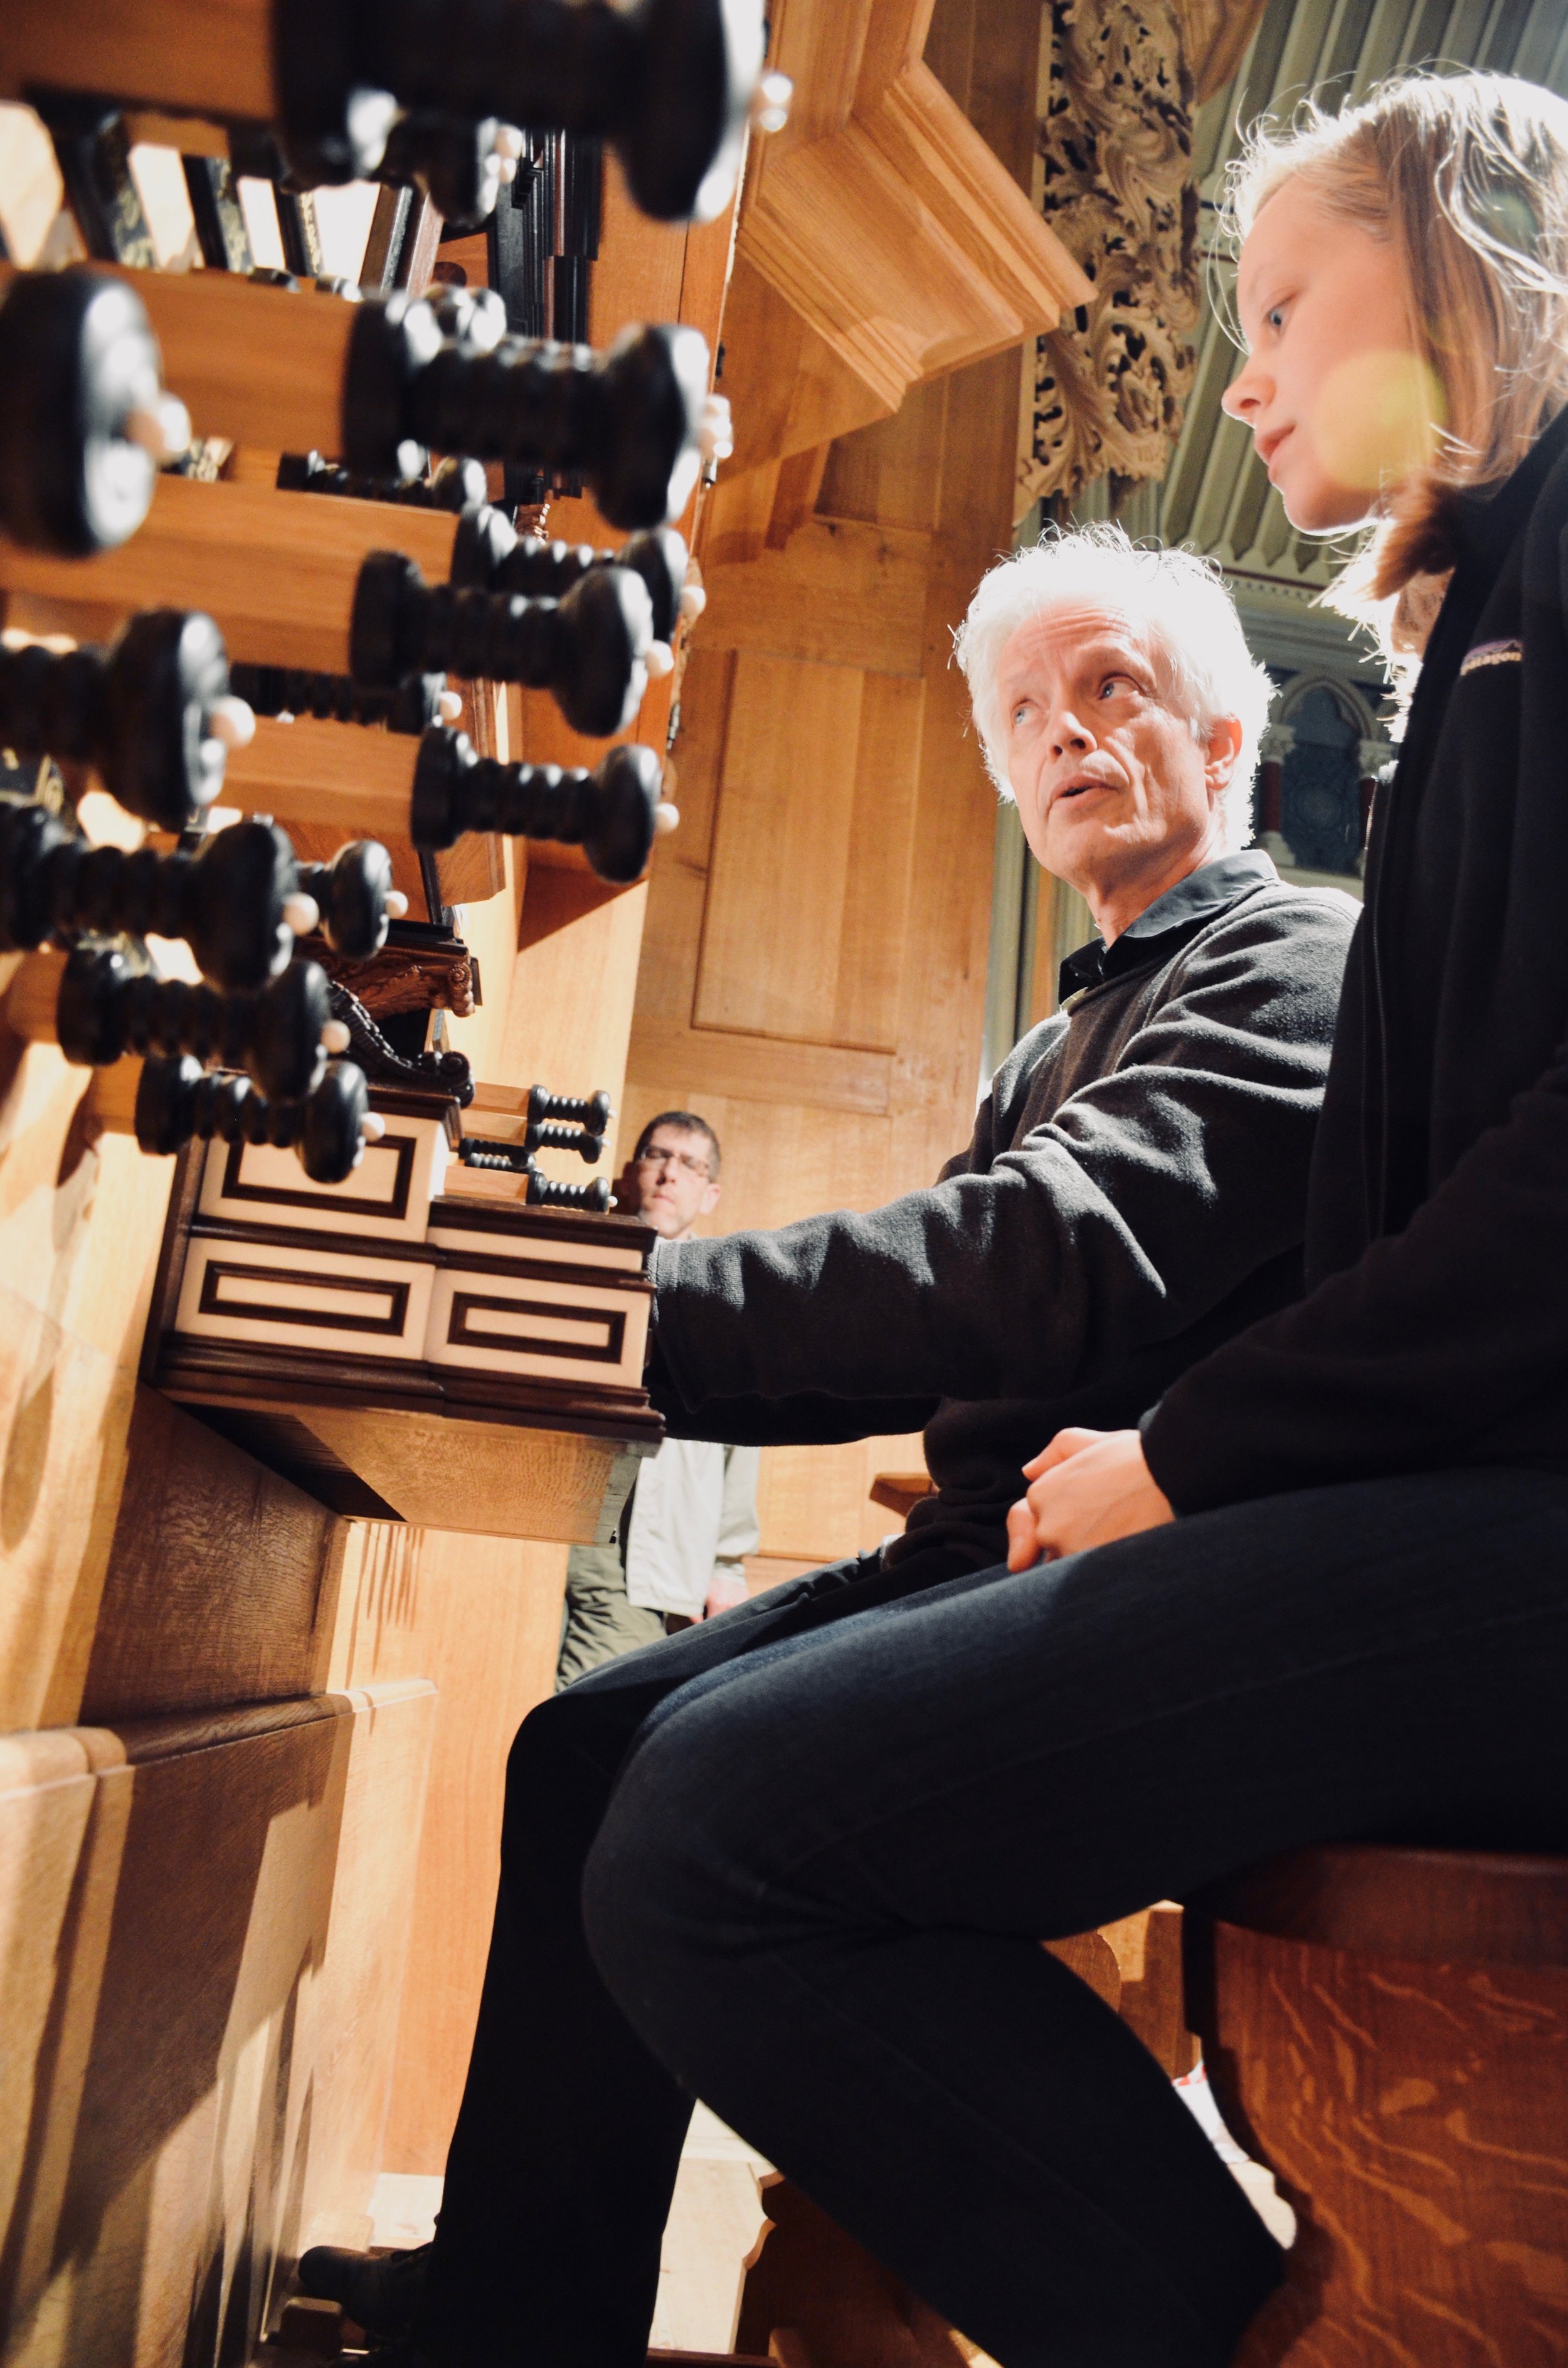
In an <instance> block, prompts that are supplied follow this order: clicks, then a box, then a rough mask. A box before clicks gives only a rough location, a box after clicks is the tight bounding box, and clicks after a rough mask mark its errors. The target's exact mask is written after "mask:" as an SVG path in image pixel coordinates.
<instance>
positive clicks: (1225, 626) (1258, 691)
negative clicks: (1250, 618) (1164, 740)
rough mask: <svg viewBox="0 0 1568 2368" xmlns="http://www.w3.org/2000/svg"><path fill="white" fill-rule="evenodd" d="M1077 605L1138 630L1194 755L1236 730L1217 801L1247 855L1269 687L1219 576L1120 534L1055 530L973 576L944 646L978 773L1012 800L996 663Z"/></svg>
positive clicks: (1234, 843)
mask: <svg viewBox="0 0 1568 2368" xmlns="http://www.w3.org/2000/svg"><path fill="white" fill-rule="evenodd" d="M1083 600H1090V601H1103V602H1104V603H1105V605H1106V606H1107V607H1108V608H1114V609H1121V610H1124V611H1125V612H1127V614H1128V615H1130V616H1131V618H1132V619H1133V620H1134V621H1135V622H1142V623H1143V624H1145V625H1147V627H1148V629H1149V634H1150V638H1151V641H1152V642H1153V647H1154V651H1155V655H1156V657H1157V658H1159V659H1163V660H1164V663H1165V668H1166V670H1167V672H1168V675H1169V678H1170V679H1169V685H1168V688H1169V690H1170V692H1171V694H1172V697H1173V701H1174V703H1175V704H1176V706H1177V707H1178V708H1179V709H1180V710H1181V711H1182V712H1185V714H1186V715H1187V720H1188V723H1190V725H1191V728H1192V736H1193V738H1194V740H1196V741H1197V743H1198V745H1199V747H1207V746H1208V743H1209V736H1210V733H1211V732H1212V731H1213V728H1214V726H1215V724H1216V723H1217V722H1218V721H1219V719H1220V718H1221V716H1223V715H1233V716H1235V717H1236V718H1237V720H1238V721H1239V723H1240V724H1241V727H1242V745H1241V747H1240V750H1239V751H1238V753H1237V756H1236V761H1235V763H1234V765H1233V767H1232V768H1231V777H1230V780H1228V781H1227V782H1226V784H1225V789H1224V793H1223V800H1222V803H1223V808H1224V819H1225V844H1226V846H1227V847H1244V846H1245V845H1246V842H1247V840H1248V839H1249V838H1250V837H1252V790H1253V780H1254V776H1255V775H1256V771H1257V757H1258V744H1259V742H1260V741H1261V740H1262V738H1263V731H1264V726H1265V724H1266V723H1267V721H1268V707H1269V701H1270V700H1272V699H1273V697H1274V685H1273V683H1272V682H1271V681H1270V680H1269V677H1268V675H1267V672H1266V670H1265V669H1264V668H1263V667H1262V666H1259V664H1258V662H1257V660H1256V658H1255V657H1254V656H1253V655H1252V652H1251V651H1250V650H1249V649H1248V647H1247V645H1246V637H1245V635H1244V633H1243V632H1242V624H1241V619H1240V618H1239V617H1238V616H1237V614H1236V609H1235V603H1234V601H1233V599H1232V598H1231V595H1230V593H1229V591H1228V590H1227V588H1226V586H1225V582H1224V579H1223V577H1222V576H1221V574H1220V571H1219V569H1218V568H1217V567H1214V566H1211V565H1210V563H1209V562H1208V561H1207V560H1203V559H1199V557H1198V556H1197V555H1196V553H1195V552H1190V551H1166V550H1163V549H1161V548H1159V547H1158V546H1157V545H1151V544H1146V543H1135V542H1132V541H1130V540H1129V539H1128V536H1127V534H1126V533H1125V532H1124V530H1123V529H1121V528H1120V527H1119V526H1110V525H1096V526H1085V527H1076V528H1074V529H1072V531H1071V532H1068V533H1060V532H1052V533H1050V534H1047V535H1046V536H1044V537H1043V538H1042V540H1041V541H1039V542H1037V543H1032V544H1030V545H1028V547H1027V548H1026V549H1025V550H1023V551H1018V552H1014V554H1013V556H1012V557H1011V559H1004V560H1001V561H999V562H998V564H996V565H995V566H994V567H993V568H992V569H990V571H989V572H988V573H987V574H986V575H983V576H982V578H981V580H980V585H979V587H978V589H977V590H976V592H975V596H974V598H973V599H972V600H971V602H970V604H969V614H968V615H967V616H966V617H965V619H964V620H963V623H962V624H961V625H960V627H959V629H958V632H956V633H955V634H954V636H953V650H954V655H955V656H956V657H957V659H958V662H959V664H960V666H961V667H962V668H963V671H964V677H965V679H966V681H967V682H968V684H969V695H970V700H971V705H972V707H973V710H974V722H975V728H976V730H977V731H978V732H979V734H980V745H981V746H982V747H983V750H984V751H985V766H986V770H987V771H988V772H989V774H990V775H991V778H992V780H994V782H995V784H996V787H997V789H998V790H999V791H1001V793H1002V795H1003V796H1004V797H1005V798H1010V797H1011V796H1012V794H1013V791H1012V784H1011V783H1010V782H1009V780H1008V779H1007V744H1006V732H1005V729H1004V723H1005V719H1004V716H1003V713H1002V701H1001V696H1000V693H999V690H998V688H997V680H996V677H997V669H998V667H999V666H1000V665H1001V661H1002V653H1003V651H1004V650H1005V649H1006V646H1007V643H1009V642H1010V641H1011V640H1012V638H1013V635H1014V634H1015V633H1016V632H1017V630H1018V628H1019V626H1020V625H1027V624H1028V621H1029V620H1030V619H1031V618H1032V617H1036V616H1038V615H1039V614H1040V611H1041V610H1042V609H1054V608H1056V607H1058V606H1060V605H1061V604H1062V602H1065V601H1083Z"/></svg>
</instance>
